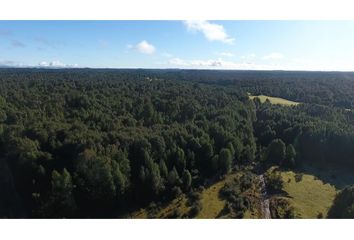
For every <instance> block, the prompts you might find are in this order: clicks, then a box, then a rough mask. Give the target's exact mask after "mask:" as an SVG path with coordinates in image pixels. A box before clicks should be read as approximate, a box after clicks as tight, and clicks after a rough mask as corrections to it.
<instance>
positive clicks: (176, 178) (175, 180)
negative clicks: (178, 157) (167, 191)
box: [168, 167, 180, 186]
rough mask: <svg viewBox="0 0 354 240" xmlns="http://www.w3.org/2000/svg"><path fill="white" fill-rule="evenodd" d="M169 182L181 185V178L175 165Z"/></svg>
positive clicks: (172, 184)
mask: <svg viewBox="0 0 354 240" xmlns="http://www.w3.org/2000/svg"><path fill="white" fill-rule="evenodd" d="M168 183H169V185H171V186H175V185H179V183H180V178H179V175H178V172H177V170H176V168H175V167H173V169H172V170H171V171H170V172H169V174H168Z"/></svg>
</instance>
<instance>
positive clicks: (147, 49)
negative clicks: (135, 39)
mask: <svg viewBox="0 0 354 240" xmlns="http://www.w3.org/2000/svg"><path fill="white" fill-rule="evenodd" d="M127 47H128V48H129V49H135V50H137V51H138V52H140V53H143V54H153V53H154V52H155V51H156V48H155V47H154V45H152V44H150V43H148V42H147V41H146V40H143V41H141V42H139V43H138V44H136V45H135V46H133V45H131V44H129V45H128V46H127Z"/></svg>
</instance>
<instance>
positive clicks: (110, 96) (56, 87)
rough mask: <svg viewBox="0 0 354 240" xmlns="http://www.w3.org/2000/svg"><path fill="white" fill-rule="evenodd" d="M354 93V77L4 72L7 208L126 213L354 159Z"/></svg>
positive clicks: (2, 151) (0, 107)
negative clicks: (230, 176)
mask: <svg viewBox="0 0 354 240" xmlns="http://www.w3.org/2000/svg"><path fill="white" fill-rule="evenodd" d="M248 92H250V93H252V94H253V95H258V94H266V95H271V96H275V97H282V98H286V99H289V100H293V101H299V102H302V103H303V104H300V105H298V106H293V107H285V106H280V105H272V104H270V103H269V102H265V103H263V104H261V103H260V101H259V100H258V99H255V100H254V101H252V100H250V99H249V98H248V94H247V93H248ZM353 96H354V74H352V73H306V72H261V71H197V70H190V71H188V70H124V69H122V70H103V69H102V70H98V69H72V70H41V69H1V70H0V185H1V189H2V192H3V193H2V194H1V199H0V215H1V217H8V218H17V217H26V218H62V217H65V218H115V217H120V216H124V215H125V214H127V213H129V212H131V211H133V210H135V209H139V208H140V207H144V206H147V205H148V204H150V203H151V202H154V201H155V202H156V201H159V202H161V201H162V202H164V201H169V200H173V199H175V198H176V197H177V196H179V195H180V194H181V193H189V192H193V191H194V190H195V189H198V188H200V187H203V186H206V185H207V184H208V183H210V182H212V181H214V180H215V179H220V178H222V177H223V176H224V175H225V174H227V173H229V172H230V171H232V170H234V169H237V170H240V169H243V168H246V167H255V169H258V167H259V166H267V165H280V166H283V167H285V168H298V167H301V166H302V165H304V164H309V163H313V162H317V163H320V164H326V163H334V164H337V165H338V166H343V167H353V166H354V159H353V157H352V156H354V148H353V147H352V146H354V127H353V126H354V125H353V121H354V112H353V111H351V110H350V109H354V106H353V105H354V99H353V98H354V97H353ZM348 109H349V110H348ZM236 215H237V214H236ZM346 216H347V215H346Z"/></svg>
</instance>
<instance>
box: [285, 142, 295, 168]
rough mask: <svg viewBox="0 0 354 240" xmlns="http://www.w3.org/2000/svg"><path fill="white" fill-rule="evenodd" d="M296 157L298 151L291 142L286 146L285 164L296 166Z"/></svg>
mask: <svg viewBox="0 0 354 240" xmlns="http://www.w3.org/2000/svg"><path fill="white" fill-rule="evenodd" d="M295 157H296V151H295V148H294V147H293V145H292V144H289V145H288V146H287V147H286V151H285V162H284V165H285V166H287V167H294V166H295Z"/></svg>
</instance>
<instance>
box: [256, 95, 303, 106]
mask: <svg viewBox="0 0 354 240" xmlns="http://www.w3.org/2000/svg"><path fill="white" fill-rule="evenodd" d="M256 97H257V98H259V100H260V101H261V103H264V102H265V101H266V100H267V99H268V100H269V101H270V103H271V104H280V105H284V106H296V105H298V104H300V103H298V102H294V101H290V100H286V99H284V98H278V97H270V96H265V95H259V96H253V95H249V98H250V99H252V100H253V99H254V98H256Z"/></svg>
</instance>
